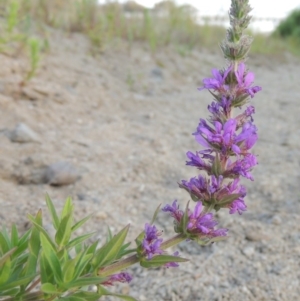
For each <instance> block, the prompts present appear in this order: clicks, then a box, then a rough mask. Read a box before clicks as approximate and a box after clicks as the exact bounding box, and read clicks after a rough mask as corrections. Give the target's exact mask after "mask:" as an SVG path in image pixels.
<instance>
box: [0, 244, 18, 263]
mask: <svg viewBox="0 0 300 301" xmlns="http://www.w3.org/2000/svg"><path fill="white" fill-rule="evenodd" d="M16 249H17V247H14V248H13V249H11V250H9V251H8V252H6V253H5V254H4V255H3V256H2V257H1V258H0V268H1V267H2V266H3V265H4V263H5V262H6V261H7V260H8V259H9V258H10V256H11V255H12V254H13V253H14V252H15V251H16Z"/></svg>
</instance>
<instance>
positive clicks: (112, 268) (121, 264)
mask: <svg viewBox="0 0 300 301" xmlns="http://www.w3.org/2000/svg"><path fill="white" fill-rule="evenodd" d="M139 261H140V260H139V258H138V257H137V255H136V254H135V255H132V256H130V257H128V258H125V259H123V260H121V261H118V262H116V263H113V264H111V265H109V266H107V267H105V268H101V269H99V270H98V273H97V274H98V276H101V277H106V276H110V275H112V274H113V273H115V272H118V271H120V270H124V269H126V268H128V267H130V266H131V265H133V264H135V263H138V262H139Z"/></svg>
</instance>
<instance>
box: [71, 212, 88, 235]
mask: <svg viewBox="0 0 300 301" xmlns="http://www.w3.org/2000/svg"><path fill="white" fill-rule="evenodd" d="M91 216H92V214H90V215H88V216H87V217H85V218H83V219H81V220H80V221H79V222H77V223H76V224H74V225H73V226H72V232H74V231H75V230H77V229H78V228H80V227H81V226H82V225H83V224H84V223H86V222H87V221H88V220H89V219H90V218H91Z"/></svg>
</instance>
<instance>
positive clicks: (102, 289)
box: [98, 286, 138, 301]
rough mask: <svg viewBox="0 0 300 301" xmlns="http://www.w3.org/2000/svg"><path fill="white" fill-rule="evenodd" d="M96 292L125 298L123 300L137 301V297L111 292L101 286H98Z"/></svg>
mask: <svg viewBox="0 0 300 301" xmlns="http://www.w3.org/2000/svg"><path fill="white" fill-rule="evenodd" d="M98 292H99V293H100V294H101V296H114V297H117V298H119V299H122V300H125V301H138V300H137V299H135V298H133V297H131V296H127V295H121V294H114V293H111V292H110V291H108V290H107V289H106V288H104V287H103V286H99V287H98Z"/></svg>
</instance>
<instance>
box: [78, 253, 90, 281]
mask: <svg viewBox="0 0 300 301" xmlns="http://www.w3.org/2000/svg"><path fill="white" fill-rule="evenodd" d="M86 252H87V250H85V251H83V252H82V254H78V255H77V256H76V258H77V257H78V260H77V264H76V267H75V273H74V278H78V277H80V276H81V273H82V272H83V270H84V269H85V268H86V266H87V265H88V264H89V263H90V261H91V259H92V258H93V254H86Z"/></svg>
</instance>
